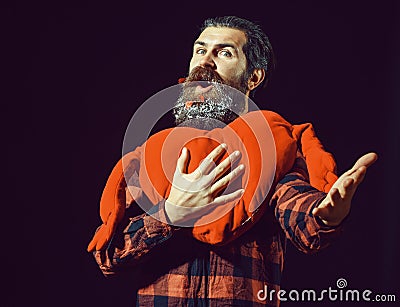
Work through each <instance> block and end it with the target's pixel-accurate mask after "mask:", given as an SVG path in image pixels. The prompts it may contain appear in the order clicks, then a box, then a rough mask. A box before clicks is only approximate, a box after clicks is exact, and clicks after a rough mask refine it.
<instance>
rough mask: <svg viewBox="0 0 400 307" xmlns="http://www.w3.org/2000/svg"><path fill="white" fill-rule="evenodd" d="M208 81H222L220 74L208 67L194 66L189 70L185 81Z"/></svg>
mask: <svg viewBox="0 0 400 307" xmlns="http://www.w3.org/2000/svg"><path fill="white" fill-rule="evenodd" d="M193 81H208V82H216V83H224V80H223V79H222V78H221V76H220V75H219V74H218V73H217V72H216V71H214V70H213V69H211V68H209V67H202V66H196V67H195V68H193V69H192V70H191V72H190V73H189V75H188V77H187V78H186V80H185V82H193Z"/></svg>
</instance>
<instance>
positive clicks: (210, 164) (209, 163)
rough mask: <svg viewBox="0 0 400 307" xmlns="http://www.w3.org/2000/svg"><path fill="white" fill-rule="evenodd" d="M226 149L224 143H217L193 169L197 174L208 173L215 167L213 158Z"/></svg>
mask: <svg viewBox="0 0 400 307" xmlns="http://www.w3.org/2000/svg"><path fill="white" fill-rule="evenodd" d="M225 150H226V144H221V145H218V146H217V147H215V148H214V149H213V151H211V152H210V153H209V154H208V155H207V157H205V159H204V160H203V161H202V162H201V163H200V165H199V167H198V168H197V169H196V170H195V171H194V172H197V173H198V174H200V175H202V174H208V173H209V172H210V171H211V170H212V169H213V168H214V167H215V162H214V161H215V160H216V159H217V158H218V157H219V156H220V155H221V154H222V153H224V152H225Z"/></svg>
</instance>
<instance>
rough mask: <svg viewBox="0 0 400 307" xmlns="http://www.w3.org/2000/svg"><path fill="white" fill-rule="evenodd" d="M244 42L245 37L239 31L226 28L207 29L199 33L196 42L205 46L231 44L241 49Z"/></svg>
mask: <svg viewBox="0 0 400 307" xmlns="http://www.w3.org/2000/svg"><path fill="white" fill-rule="evenodd" d="M246 40H247V39H246V35H245V33H244V32H243V31H241V30H238V29H233V28H227V27H208V28H206V29H204V31H203V32H201V33H200V35H199V37H198V38H197V40H196V42H202V43H205V44H207V45H220V44H232V45H234V46H235V47H237V48H240V49H241V48H242V47H243V45H244V44H245V43H246Z"/></svg>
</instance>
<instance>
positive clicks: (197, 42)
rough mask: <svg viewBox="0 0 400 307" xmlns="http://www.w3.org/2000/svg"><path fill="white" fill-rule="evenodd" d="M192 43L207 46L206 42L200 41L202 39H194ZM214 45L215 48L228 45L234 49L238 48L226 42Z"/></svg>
mask: <svg viewBox="0 0 400 307" xmlns="http://www.w3.org/2000/svg"><path fill="white" fill-rule="evenodd" d="M194 45H201V46H204V47H207V43H205V42H202V41H195V42H194ZM215 46H216V47H217V48H226V47H230V48H232V49H235V50H237V49H238V48H237V47H236V46H235V45H233V44H228V43H224V44H216V45H215Z"/></svg>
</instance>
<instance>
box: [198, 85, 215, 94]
mask: <svg viewBox="0 0 400 307" xmlns="http://www.w3.org/2000/svg"><path fill="white" fill-rule="evenodd" d="M212 88H213V85H212V84H211V85H208V86H206V87H204V86H202V85H200V84H199V85H197V86H196V89H195V91H194V93H195V94H196V95H202V94H204V93H207V92H208V91H209V90H211V89H212Z"/></svg>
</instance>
